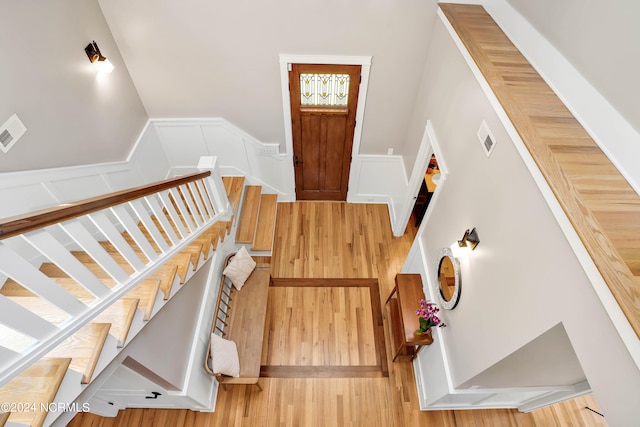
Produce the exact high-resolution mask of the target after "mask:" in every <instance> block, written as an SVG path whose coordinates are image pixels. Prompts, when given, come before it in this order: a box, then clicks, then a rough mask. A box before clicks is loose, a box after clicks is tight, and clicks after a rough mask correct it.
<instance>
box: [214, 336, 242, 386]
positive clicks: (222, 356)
mask: <svg viewBox="0 0 640 427" xmlns="http://www.w3.org/2000/svg"><path fill="white" fill-rule="evenodd" d="M211 370H212V371H213V372H214V373H216V374H223V375H228V376H230V377H239V376H240V360H239V359H238V348H237V347H236V343H234V342H233V341H230V340H226V339H224V338H222V337H220V336H218V335H216V334H211Z"/></svg>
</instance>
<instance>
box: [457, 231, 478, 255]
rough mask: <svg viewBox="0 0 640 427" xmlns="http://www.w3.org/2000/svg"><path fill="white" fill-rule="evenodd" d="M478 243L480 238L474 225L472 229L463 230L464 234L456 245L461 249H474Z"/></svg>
mask: <svg viewBox="0 0 640 427" xmlns="http://www.w3.org/2000/svg"><path fill="white" fill-rule="evenodd" d="M478 243H480V238H479V237H478V232H477V231H476V229H475V227H474V228H473V229H471V230H466V231H465V232H464V236H462V239H461V240H458V247H460V248H461V249H462V248H465V247H466V248H469V249H471V250H474V249H475V248H476V246H478Z"/></svg>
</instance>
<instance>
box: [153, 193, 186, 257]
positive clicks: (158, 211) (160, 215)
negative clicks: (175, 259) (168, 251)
mask: <svg viewBox="0 0 640 427" xmlns="http://www.w3.org/2000/svg"><path fill="white" fill-rule="evenodd" d="M144 199H145V200H146V201H147V204H148V205H149V207H150V208H151V211H152V212H153V214H154V215H155V216H156V218H157V219H158V222H160V224H161V225H162V228H163V229H164V232H165V233H166V234H167V236H169V240H171V243H172V245H177V244H178V243H179V242H180V238H179V237H178V235H177V234H176V232H175V231H173V227H172V226H171V224H170V223H169V220H168V219H167V217H166V215H165V213H164V212H163V210H162V207H161V206H160V203H158V200H157V199H156V195H152V196H147V197H145V198H144Z"/></svg>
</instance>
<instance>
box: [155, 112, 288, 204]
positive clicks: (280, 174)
mask: <svg viewBox="0 0 640 427" xmlns="http://www.w3.org/2000/svg"><path fill="white" fill-rule="evenodd" d="M152 124H153V125H152V126H149V128H153V127H155V128H156V130H157V132H158V135H159V137H160V141H161V145H162V148H163V150H164V154H165V157H166V158H167V159H168V162H169V170H170V172H169V174H167V176H170V175H176V174H184V173H189V172H191V171H192V170H195V168H196V166H197V164H198V160H199V159H200V157H201V156H216V157H217V158H218V162H219V164H220V171H221V172H222V174H223V175H244V176H245V177H246V179H247V181H246V182H247V183H248V184H251V185H262V186H263V192H265V193H274V194H278V200H280V201H293V200H295V184H294V175H293V164H292V162H291V155H290V154H264V151H263V150H265V149H266V148H271V146H272V145H273V144H265V143H263V142H261V141H258V140H257V139H255V138H254V137H252V136H251V135H249V134H248V133H246V132H244V131H243V130H242V129H240V128H238V127H236V126H235V125H233V124H231V123H229V122H228V121H226V120H225V119H222V118H212V119H154V120H152ZM147 131H150V129H149V130H147Z"/></svg>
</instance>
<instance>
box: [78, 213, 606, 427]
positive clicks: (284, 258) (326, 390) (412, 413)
mask: <svg viewBox="0 0 640 427" xmlns="http://www.w3.org/2000/svg"><path fill="white" fill-rule="evenodd" d="M281 205H284V206H283V209H280V207H279V209H278V211H279V214H278V221H277V224H276V232H275V238H276V245H275V248H274V252H273V257H272V268H273V270H272V274H273V275H274V278H275V280H276V282H277V281H278V279H280V280H282V281H286V280H285V279H294V278H299V277H307V278H310V277H316V278H329V279H330V278H334V277H349V278H372V277H377V278H378V282H379V293H380V298H381V300H382V301H383V302H384V299H386V297H387V296H388V294H389V292H390V291H391V289H392V287H393V278H394V277H395V275H396V273H398V272H399V271H400V268H401V266H402V264H403V262H404V260H405V258H406V256H407V253H408V251H409V248H410V246H411V243H412V241H413V238H414V234H413V232H409V233H407V234H405V235H404V236H402V237H399V238H395V237H393V235H392V232H391V226H390V223H389V216H388V211H387V207H386V206H384V205H360V204H346V203H323V202H302V203H290V204H287V203H283V204H281ZM281 211H282V212H281ZM285 212H286V214H285ZM340 251H342V252H341V253H340ZM384 327H385V328H388V322H387V320H386V313H385V319H384ZM388 333H389V331H388V330H386V334H387V335H388ZM387 347H388V346H387ZM385 350H386V353H387V359H388V360H390V349H389V348H386V349H385ZM261 383H262V385H263V387H264V391H262V392H259V391H258V390H257V389H256V388H255V387H243V386H235V387H230V388H229V390H228V391H225V390H222V389H220V390H219V393H218V398H217V406H216V411H215V412H214V413H205V412H193V411H189V410H148V409H135V410H126V411H121V412H120V414H119V416H118V417H117V418H101V417H97V416H95V415H92V414H79V415H78V416H76V417H75V418H74V420H73V422H72V423H71V424H70V425H71V426H73V427H77V426H93V427H106V426H127V427H136V426H152V425H153V426H158V427H163V426H172V427H181V426H210V427H213V426H220V427H228V426H248V427H249V426H250V427H254V426H274V427H276V426H277V427H281V426H296V427H299V426H304V427H313V426H317V427H325V426H363V427H365V426H366V427H376V426H380V427H394V426H397V427H404V426H410V425H412V426H413V425H415V426H433V427H468V426H491V427H493V426H526V427H554V426H558V427H561V426H562V427H564V426H581V427H582V426H584V427H589V426H602V425H606V424H603V421H602V418H601V417H600V416H599V415H597V414H594V413H592V412H591V411H589V410H587V409H584V407H585V406H587V405H588V406H590V407H591V408H593V409H595V410H598V406H597V403H596V402H595V401H593V399H591V398H590V397H586V398H582V399H580V400H574V401H571V402H567V403H563V404H560V405H555V406H554V407H552V408H546V409H544V410H538V411H534V412H532V413H527V414H523V413H519V412H518V411H516V410H477V411H429V412H426V411H420V409H419V405H418V396H417V392H416V384H415V379H414V374H413V370H412V368H411V364H409V363H390V364H389V377H388V378H263V379H261Z"/></svg>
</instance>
